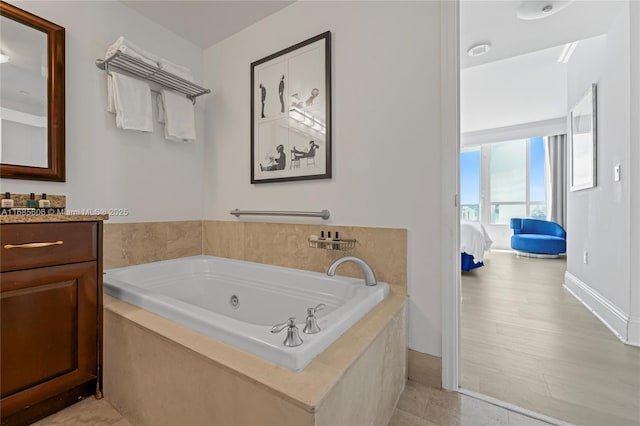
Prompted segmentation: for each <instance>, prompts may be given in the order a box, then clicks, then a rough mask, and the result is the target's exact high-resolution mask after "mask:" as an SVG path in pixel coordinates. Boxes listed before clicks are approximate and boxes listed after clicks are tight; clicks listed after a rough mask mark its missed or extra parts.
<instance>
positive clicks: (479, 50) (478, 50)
mask: <svg viewBox="0 0 640 426" xmlns="http://www.w3.org/2000/svg"><path fill="white" fill-rule="evenodd" d="M490 50H491V43H479V44H475V45H473V46H471V47H470V48H469V50H467V55H469V56H482V55H484V54H486V53H488V52H489V51H490Z"/></svg>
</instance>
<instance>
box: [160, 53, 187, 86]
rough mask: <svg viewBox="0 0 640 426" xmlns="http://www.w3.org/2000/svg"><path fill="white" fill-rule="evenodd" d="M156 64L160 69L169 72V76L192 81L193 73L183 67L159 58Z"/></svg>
mask: <svg viewBox="0 0 640 426" xmlns="http://www.w3.org/2000/svg"><path fill="white" fill-rule="evenodd" d="M158 64H159V65H160V69H162V70H164V71H166V72H170V73H171V74H174V75H177V76H178V77H180V78H183V79H184V80H187V81H191V82H192V81H193V73H192V72H191V70H190V69H189V68H187V67H185V66H182V65H178V64H175V63H173V62H171V61H168V60H166V59H164V58H160V59H159V60H158Z"/></svg>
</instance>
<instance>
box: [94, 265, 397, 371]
mask: <svg viewBox="0 0 640 426" xmlns="http://www.w3.org/2000/svg"><path fill="white" fill-rule="evenodd" d="M104 292H105V293H106V294H109V295H111V296H113V297H116V298H118V299H120V300H123V301H125V302H128V303H131V304H134V305H137V306H140V307H141V308H144V309H146V310H148V311H151V312H153V313H155V314H158V315H160V316H163V317H165V318H168V319H170V320H173V321H175V322H177V323H179V324H182V325H184V326H186V327H189V328H191V329H193V330H195V331H198V332H200V333H203V334H206V335H207V336H210V337H213V338H214V339H218V340H220V341H222V342H225V343H227V344H229V345H232V346H234V347H236V348H238V349H241V350H244V351H246V352H249V353H251V354H254V355H256V356H258V357H260V358H263V359H265V360H267V361H271V362H273V363H276V364H278V365H280V366H283V367H286V368H289V369H291V370H294V371H299V370H302V369H303V368H304V367H305V366H306V365H307V364H309V362H311V360H312V359H313V358H314V357H315V356H316V355H318V354H319V353H320V352H322V351H323V350H324V349H326V348H327V347H328V346H329V345H330V344H331V343H333V342H334V341H335V340H336V339H337V338H338V337H339V336H340V335H342V334H343V333H344V332H345V331H346V330H348V329H349V327H351V326H352V325H353V324H355V323H356V322H357V321H358V320H359V319H360V318H362V317H363V316H364V315H365V314H366V313H367V312H368V311H369V310H371V308H373V307H374V306H375V305H377V304H378V303H379V302H380V301H382V300H383V299H384V298H385V297H386V296H387V295H388V294H389V286H388V285H387V284H386V283H381V282H379V283H378V285H376V286H365V284H364V280H362V279H356V278H347V277H338V276H335V277H329V276H327V275H326V274H322V273H318V272H308V271H302V270H298V269H290V268H282V267H277V266H270V265H263V264H258V263H252V262H245V261H240V260H231V259H224V258H219V257H213V256H193V257H186V258H182V259H175V260H167V261H161V262H153V263H147V264H143V265H136V266H129V267H125V268H117V269H111V270H107V271H106V272H105V275H104ZM320 303H324V304H325V305H326V308H325V309H324V310H322V311H319V312H317V313H316V317H317V318H318V325H319V326H320V328H321V331H320V332H319V333H317V334H305V333H303V332H302V330H303V329H304V325H305V318H306V315H307V308H311V307H315V306H316V305H318V304H320ZM289 317H296V318H297V320H296V323H297V325H298V329H299V333H300V337H301V338H302V340H303V343H302V345H300V346H297V347H293V348H291V347H287V346H284V344H283V342H284V339H285V337H286V329H285V330H283V331H282V332H281V333H278V334H273V333H271V327H272V326H273V325H275V324H277V323H282V322H285V321H286V320H287V319H288V318H289Z"/></svg>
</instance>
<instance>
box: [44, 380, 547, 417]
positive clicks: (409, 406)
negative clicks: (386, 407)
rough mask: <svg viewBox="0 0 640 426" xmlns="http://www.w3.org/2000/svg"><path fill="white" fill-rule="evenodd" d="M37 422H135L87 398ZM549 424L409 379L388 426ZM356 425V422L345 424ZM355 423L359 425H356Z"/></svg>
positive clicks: (107, 403)
mask: <svg viewBox="0 0 640 426" xmlns="http://www.w3.org/2000/svg"><path fill="white" fill-rule="evenodd" d="M34 425H36V426H58V425H65V426H135V425H132V424H131V423H129V422H128V421H127V420H125V419H124V418H123V417H122V416H121V415H120V413H118V412H117V411H116V410H115V409H114V408H113V407H112V406H111V404H109V402H108V401H107V400H106V399H101V400H96V399H94V398H87V399H85V400H83V401H80V402H78V403H77V404H74V405H72V406H71V407H69V408H66V409H64V410H62V411H60V412H58V413H56V414H53V415H51V416H49V417H47V418H45V419H42V420H40V421H39V422H36V423H35V424H34ZM453 425H460V426H467V425H468V426H479V425H487V426H493V425H499V426H502V425H515V426H545V425H548V423H544V422H541V421H539V420H536V419H532V418H530V417H527V416H524V415H521V414H518V413H515V412H513V411H509V410H507V409H504V408H502V407H497V406H495V405H492V404H489V403H487V402H484V401H480V400H478V399H475V398H472V397H470V396H466V395H461V394H458V393H452V392H445V391H443V390H441V389H436V388H432V387H427V386H424V385H421V384H419V383H416V382H413V381H408V382H407V385H406V388H405V391H404V392H403V394H402V396H401V397H400V401H399V402H398V406H397V408H396V410H395V411H394V413H393V417H392V418H391V421H390V422H389V425H388V426H453ZM345 426H352V425H345ZM353 426H355V425H353Z"/></svg>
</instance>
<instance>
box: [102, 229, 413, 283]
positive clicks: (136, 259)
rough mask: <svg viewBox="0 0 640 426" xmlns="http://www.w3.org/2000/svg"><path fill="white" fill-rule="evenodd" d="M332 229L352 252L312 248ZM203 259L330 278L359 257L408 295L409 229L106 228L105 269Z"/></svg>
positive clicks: (351, 268) (349, 269) (349, 270)
mask: <svg viewBox="0 0 640 426" xmlns="http://www.w3.org/2000/svg"><path fill="white" fill-rule="evenodd" d="M328 228H330V229H331V230H333V231H334V232H335V231H338V232H339V233H340V236H341V237H342V238H355V239H356V240H357V241H358V242H357V243H356V247H355V248H354V249H353V250H350V251H339V250H325V249H314V248H311V247H309V243H308V241H307V239H308V238H309V236H310V235H314V234H315V235H318V234H319V233H320V230H321V229H328ZM199 254H206V255H211V256H218V257H226V258H230V259H239V260H246V261H250V262H257V263H265V264H269V265H276V266H285V267H289V268H297V269H303V270H307V271H315V272H325V271H326V270H327V268H328V267H329V265H330V264H331V262H333V261H334V260H336V259H338V258H339V257H342V256H345V255H354V256H359V257H362V258H363V259H365V260H366V261H367V262H368V263H369V264H370V265H371V266H372V267H373V269H374V271H375V272H376V275H377V277H378V279H379V280H380V281H384V282H387V283H389V284H390V285H391V286H392V289H393V290H394V291H395V292H397V293H401V294H406V286H407V231H406V229H396V228H367V227H353V226H334V225H331V226H330V227H329V226H327V225H323V224H318V225H300V224H285V223H262V222H240V221H237V222H234V221H212V220H205V221H184V222H142V223H111V224H110V223H105V225H104V267H105V269H110V268H119V267H122V266H130V265H138V264H141V263H147V262H155V261H158V260H167V259H176V258H179V257H186V256H195V255H199ZM338 275H347V276H352V277H358V278H360V277H362V273H361V272H360V270H359V269H358V267H357V266H355V265H353V264H350V263H347V264H344V265H342V266H340V268H339V269H338Z"/></svg>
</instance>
